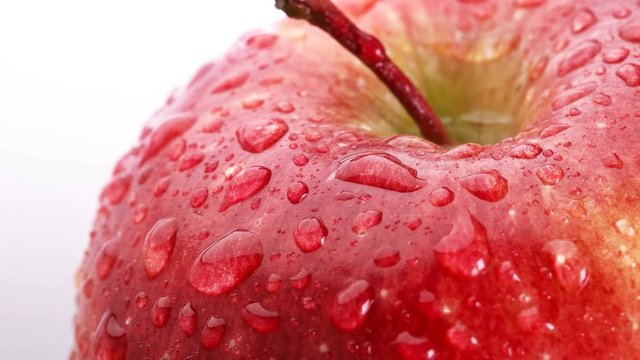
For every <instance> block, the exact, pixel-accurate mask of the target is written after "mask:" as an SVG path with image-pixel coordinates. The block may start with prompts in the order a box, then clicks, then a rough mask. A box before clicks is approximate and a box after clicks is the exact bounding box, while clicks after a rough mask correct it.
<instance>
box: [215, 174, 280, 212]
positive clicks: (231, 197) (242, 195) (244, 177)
mask: <svg viewBox="0 0 640 360" xmlns="http://www.w3.org/2000/svg"><path fill="white" fill-rule="evenodd" d="M270 180H271V170H269V169H267V168H266V167H262V166H252V167H250V168H247V169H244V170H242V171H240V172H239V173H237V174H236V175H234V176H233V178H232V179H231V181H230V182H229V186H228V187H227V192H226V193H225V194H224V199H223V200H222V203H221V204H220V208H219V211H220V212H222V211H225V210H227V209H228V208H229V207H231V206H233V205H235V204H237V203H239V202H241V201H243V200H245V199H247V198H249V197H251V196H252V195H254V194H256V193H258V192H259V191H260V190H262V189H263V188H264V187H265V186H267V184H268V183H269V181H270Z"/></svg>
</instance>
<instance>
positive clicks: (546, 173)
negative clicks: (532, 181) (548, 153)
mask: <svg viewBox="0 0 640 360" xmlns="http://www.w3.org/2000/svg"><path fill="white" fill-rule="evenodd" d="M536 175H537V176H538V179H540V181H542V183H543V184H545V185H556V184H557V183H559V182H560V181H561V180H562V178H564V171H562V168H561V167H560V166H558V165H554V164H549V165H544V166H542V167H541V168H539V169H538V170H536Z"/></svg>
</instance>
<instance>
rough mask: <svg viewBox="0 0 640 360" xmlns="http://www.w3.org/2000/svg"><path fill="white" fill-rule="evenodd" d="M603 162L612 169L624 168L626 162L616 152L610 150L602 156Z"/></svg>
mask: <svg viewBox="0 0 640 360" xmlns="http://www.w3.org/2000/svg"><path fill="white" fill-rule="evenodd" d="M602 163H603V164H604V166H606V167H608V168H612V169H622V168H623V167H624V162H623V161H622V159H620V156H618V154H616V153H614V152H610V153H608V154H606V155H604V156H603V157H602Z"/></svg>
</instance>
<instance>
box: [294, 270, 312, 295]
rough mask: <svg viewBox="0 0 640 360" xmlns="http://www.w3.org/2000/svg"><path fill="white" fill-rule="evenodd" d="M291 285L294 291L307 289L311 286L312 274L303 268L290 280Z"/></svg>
mask: <svg viewBox="0 0 640 360" xmlns="http://www.w3.org/2000/svg"><path fill="white" fill-rule="evenodd" d="M289 284H290V285H291V287H292V288H294V289H298V290H302V289H305V288H307V287H308V286H309V284H311V273H310V272H309V271H308V270H307V269H305V268H302V269H300V271H299V272H298V273H297V274H296V275H294V276H292V277H290V278H289Z"/></svg>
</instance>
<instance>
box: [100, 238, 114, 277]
mask: <svg viewBox="0 0 640 360" xmlns="http://www.w3.org/2000/svg"><path fill="white" fill-rule="evenodd" d="M116 250H117V247H116V244H115V243H114V242H113V241H108V242H106V243H105V244H104V245H102V248H100V251H99V252H98V255H97V256H96V274H97V275H98V278H99V279H100V280H104V279H106V278H107V277H109V275H110V274H111V271H113V267H114V266H115V264H116V261H117V260H118V256H117V252H116Z"/></svg>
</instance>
